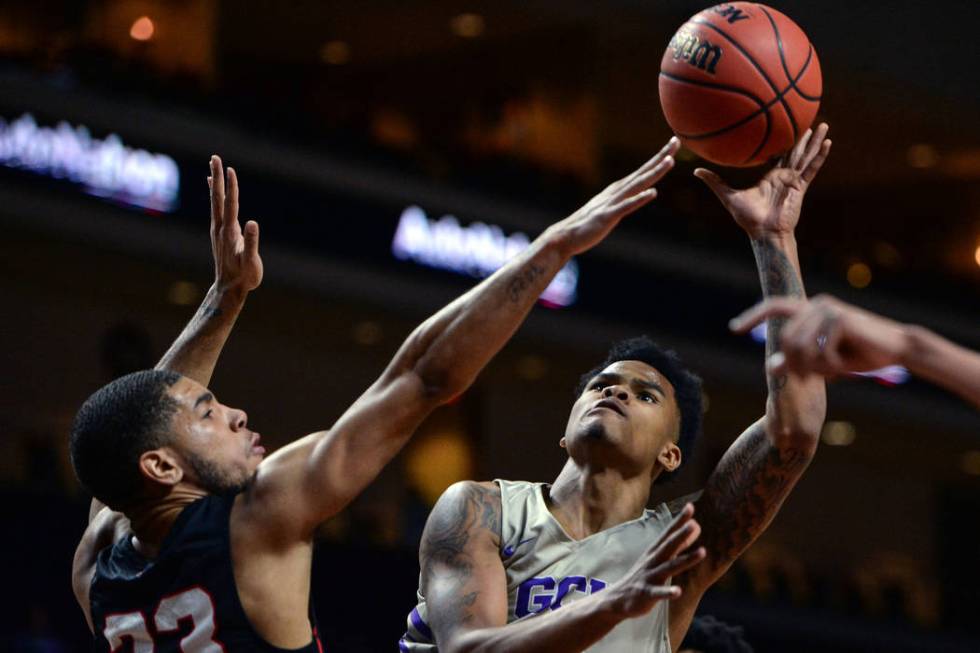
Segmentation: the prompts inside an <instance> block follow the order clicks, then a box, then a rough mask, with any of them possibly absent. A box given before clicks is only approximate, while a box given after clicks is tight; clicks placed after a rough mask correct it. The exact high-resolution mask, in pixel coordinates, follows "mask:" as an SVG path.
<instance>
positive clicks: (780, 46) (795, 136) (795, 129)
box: [756, 5, 813, 141]
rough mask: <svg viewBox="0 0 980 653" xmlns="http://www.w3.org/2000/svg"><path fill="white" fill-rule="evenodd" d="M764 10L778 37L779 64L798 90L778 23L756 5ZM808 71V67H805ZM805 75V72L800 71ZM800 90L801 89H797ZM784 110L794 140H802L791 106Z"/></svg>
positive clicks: (785, 105) (786, 106) (811, 47)
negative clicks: (791, 128) (787, 63)
mask: <svg viewBox="0 0 980 653" xmlns="http://www.w3.org/2000/svg"><path fill="white" fill-rule="evenodd" d="M756 6H757V7H759V9H761V10H762V13H764V14H765V15H766V18H768V19H769V24H770V25H772V33H773V34H774V35H775V37H776V48H777V49H778V50H779V63H781V64H782V65H783V72H784V73H786V79H787V80H789V85H790V87H791V88H796V82H794V81H793V74H792V73H790V72H789V66H787V65H786V52H785V51H784V50H783V37H782V36H780V35H779V28H778V27H776V21H775V20H774V19H773V17H772V14H770V13H769V12H768V11H766V8H765V7H763V6H762V5H756ZM810 50H811V51H812V50H813V46H810ZM807 63H809V56H808V57H807ZM803 69H804V70H806V65H804V66H803ZM800 74H801V75H802V74H803V71H802V70H801V71H800ZM797 90H799V89H797ZM783 108H784V109H786V116H787V117H788V118H789V122H790V124H791V125H793V140H794V141H796V140H798V139H799V138H800V126H799V125H797V124H796V116H794V115H793V110H792V109H791V108H790V107H789V105H787V104H784V105H783Z"/></svg>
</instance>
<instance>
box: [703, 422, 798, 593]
mask: <svg viewBox="0 0 980 653" xmlns="http://www.w3.org/2000/svg"><path fill="white" fill-rule="evenodd" d="M766 424H767V418H762V419H760V420H758V421H757V422H755V423H754V424H753V425H752V426H750V427H749V428H748V429H746V430H745V432H743V433H742V434H741V435H740V436H739V437H738V438H737V439H736V440H735V442H734V443H732V446H731V447H729V449H728V451H726V452H725V455H724V456H722V458H721V460H720V461H719V462H718V465H717V467H716V468H715V470H714V471H713V472H712V473H711V475H710V476H709V477H708V481H707V483H706V484H705V488H704V492H703V494H702V495H701V498H700V499H699V500H698V502H697V504H696V508H697V513H696V518H697V520H698V522H699V523H700V524H701V533H702V534H701V543H702V545H703V546H704V547H705V550H706V552H707V558H706V559H705V562H704V563H703V564H702V565H701V566H700V567H699V568H698V569H696V570H694V571H693V572H691V573H692V574H695V575H696V576H693V577H692V579H694V578H696V579H697V580H700V581H702V583H701V584H702V587H701V588H700V589H701V591H703V590H704V589H706V588H707V585H710V584H711V583H713V582H714V581H715V580H717V579H718V578H719V577H721V575H722V574H724V573H725V571H727V569H728V568H729V567H730V566H731V564H732V563H733V562H734V561H735V559H736V558H738V556H739V555H741V554H742V552H743V551H745V549H747V548H748V547H749V545H750V544H751V543H752V542H754V541H755V540H756V538H758V536H759V535H760V534H762V532H763V531H765V529H766V528H767V527H768V526H769V524H770V522H772V519H773V517H775V516H776V513H777V512H778V511H779V508H780V507H781V506H782V504H783V501H784V500H785V499H786V497H787V496H788V495H789V493H790V491H791V490H792V489H793V486H794V485H796V482H797V480H799V478H800V476H801V475H802V474H803V471H804V470H805V469H806V467H807V465H808V464H809V463H810V460H811V458H812V456H813V451H812V449H809V448H807V447H803V446H800V447H795V446H784V447H777V446H776V445H775V444H774V443H773V442H774V440H773V438H772V437H771V436H770V434H768V433H767V432H766V428H767V426H766Z"/></svg>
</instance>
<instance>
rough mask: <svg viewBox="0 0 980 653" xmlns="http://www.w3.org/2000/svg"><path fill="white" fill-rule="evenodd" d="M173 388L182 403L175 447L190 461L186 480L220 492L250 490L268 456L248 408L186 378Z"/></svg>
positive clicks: (179, 453)
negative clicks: (220, 398) (225, 401)
mask: <svg viewBox="0 0 980 653" xmlns="http://www.w3.org/2000/svg"><path fill="white" fill-rule="evenodd" d="M169 392H170V395H171V396H172V397H173V398H174V399H175V400H176V401H177V404H178V406H179V408H178V411H177V415H176V416H175V417H174V426H175V428H176V440H175V442H174V447H173V448H174V450H175V451H176V453H177V454H178V455H179V456H180V459H181V462H182V463H184V465H182V467H183V470H184V476H185V479H186V480H187V481H188V482H190V483H193V484H194V485H197V486H199V487H201V488H202V489H204V490H207V491H208V492H211V493H216V494H217V493H223V492H233V491H237V490H240V489H242V488H244V486H245V485H246V484H247V483H248V481H249V480H250V479H251V478H252V476H253V475H254V474H255V470H256V468H258V466H259V463H260V462H262V458H263V457H264V456H265V448H264V447H262V446H261V444H260V443H259V441H260V437H259V434H258V433H256V432H255V431H252V430H250V429H249V428H248V426H247V424H248V415H246V414H245V411H243V410H239V409H237V408H230V407H228V406H225V405H224V404H222V403H221V402H219V401H218V400H217V399H216V398H215V396H214V395H213V394H212V393H211V392H210V391H209V390H208V389H207V388H205V387H204V386H202V385H201V384H200V383H197V382H196V381H192V380H191V379H188V378H186V377H184V378H182V379H181V380H180V381H178V382H177V383H175V384H174V385H173V386H172V387H171V388H170V391H169Z"/></svg>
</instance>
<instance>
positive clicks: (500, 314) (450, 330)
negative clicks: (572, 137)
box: [251, 139, 677, 537]
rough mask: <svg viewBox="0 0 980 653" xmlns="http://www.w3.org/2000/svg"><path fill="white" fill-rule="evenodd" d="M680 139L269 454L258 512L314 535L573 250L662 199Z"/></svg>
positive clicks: (283, 527) (460, 383)
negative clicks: (314, 425)
mask: <svg viewBox="0 0 980 653" xmlns="http://www.w3.org/2000/svg"><path fill="white" fill-rule="evenodd" d="M676 150H677V142H676V140H673V139H672V140H671V142H670V143H669V144H668V145H667V146H666V147H664V149H663V150H661V151H660V152H659V153H658V154H657V155H656V156H654V157H653V158H652V159H651V160H650V161H648V162H647V163H646V164H644V165H643V166H642V167H640V168H639V169H638V170H637V171H635V172H634V173H633V174H631V175H629V176H628V177H626V178H624V179H622V180H620V181H619V182H616V183H614V184H612V185H611V186H609V187H608V188H606V189H605V190H604V191H603V192H602V193H600V194H599V195H598V196H596V197H595V198H593V199H592V200H591V201H590V202H589V203H588V204H586V205H585V206H584V207H582V208H581V209H579V210H578V211H576V212H575V213H574V214H572V215H571V216H569V217H568V218H566V219H564V220H562V221H561V222H558V223H556V224H554V225H552V226H551V227H549V228H548V229H547V230H545V232H544V233H543V234H542V235H541V236H540V237H539V238H537V239H536V240H535V241H534V242H532V243H531V245H530V246H529V247H528V248H527V249H526V250H524V251H523V252H521V253H520V254H519V255H517V256H516V257H514V258H513V259H512V260H511V261H510V262H508V263H507V264H506V265H505V266H503V267H502V268H501V269H500V270H498V271H497V272H496V273H494V274H493V275H492V276H490V277H489V278H487V279H485V280H484V281H483V282H481V283H480V284H478V285H477V286H476V287H474V288H473V289H472V290H470V291H469V292H467V293H466V294H464V295H463V296H462V297H460V298H458V299H456V300H455V301H453V302H452V303H450V304H449V305H448V306H446V307H445V308H443V309H442V310H440V311H439V312H438V313H436V314H435V315H433V316H432V317H430V318H429V319H428V320H426V321H425V322H423V323H422V325H421V326H419V327H418V328H416V329H415V331H413V332H412V333H411V335H409V337H408V339H407V340H406V341H405V343H404V344H403V345H402V346H401V348H400V349H399V350H398V352H397V353H396V354H395V357H394V359H393V360H392V361H391V363H390V364H389V365H388V367H387V369H385V370H384V372H383V373H382V374H381V377H380V378H379V379H378V380H377V381H376V382H375V383H374V384H372V385H371V387H369V388H368V389H367V391H366V392H365V393H364V394H363V395H361V397H360V398H359V399H357V401H356V402H355V403H354V404H353V405H352V406H351V407H350V408H349V409H348V410H347V411H346V412H345V413H344V414H343V415H342V416H341V417H340V419H339V420H337V422H336V423H335V424H334V425H333V427H332V428H331V429H330V430H329V431H323V432H320V433H314V434H312V435H310V436H307V437H306V438H303V439H302V440H299V441H297V442H295V443H293V444H292V445H290V446H288V447H286V448H285V449H283V450H281V451H279V452H277V453H276V454H275V455H274V456H271V457H270V458H269V459H268V460H266V461H265V462H264V463H263V464H262V465H261V466H260V467H259V472H258V475H257V477H256V483H255V487H254V491H253V492H252V493H251V494H252V497H251V498H252V499H254V500H255V502H256V505H257V506H266V507H269V506H274V507H275V509H274V510H271V511H258V512H257V513H256V516H257V517H259V518H260V519H263V520H266V521H269V520H271V522H270V523H272V524H273V525H272V528H273V529H274V532H276V533H280V534H281V533H284V532H288V533H292V534H294V535H296V536H298V537H300V536H308V535H309V534H310V533H311V532H312V529H314V528H315V527H316V526H317V525H318V524H320V523H321V522H322V521H324V520H325V519H327V518H328V517H330V516H331V515H333V514H335V513H336V512H338V511H339V510H340V509H341V508H343V507H344V506H345V505H347V503H348V502H350V500H351V499H353V498H354V497H355V496H356V495H357V494H359V493H360V492H361V491H362V490H363V489H364V487H365V486H366V485H367V484H368V483H370V482H371V481H372V480H373V479H374V478H375V476H377V474H378V472H379V471H380V470H381V468H382V467H383V466H384V465H385V464H387V462H388V461H389V460H391V458H392V457H393V456H394V455H395V454H396V453H397V452H398V451H399V450H400V449H401V448H402V446H404V444H405V443H406V442H407V441H408V439H409V437H410V436H411V434H412V433H413V432H414V431H415V429H416V428H417V427H418V425H419V424H420V423H421V421H422V420H423V419H424V418H425V417H426V416H427V415H429V413H431V412H432V410H433V409H435V408H436V407H437V406H439V405H440V404H443V403H445V402H447V401H449V400H450V399H452V398H454V397H456V396H457V395H459V394H460V393H462V392H463V391H465V390H466V389H467V388H468V387H469V386H470V384H471V383H472V382H473V380H474V379H475V378H476V376H477V374H478V373H479V372H480V370H481V369H483V367H484V366H485V365H486V364H487V362H488V361H489V360H490V358H491V357H493V355H494V354H496V353H497V351H499V350H500V348H501V347H502V346H503V345H504V343H506V342H507V340H508V339H509V338H510V337H511V335H513V333H514V331H516V330H517V327H518V326H519V325H520V324H521V322H522V321H523V320H524V318H525V317H526V316H527V314H528V312H529V311H530V310H531V308H532V307H533V306H534V304H535V302H536V301H537V299H538V296H539V295H540V294H541V293H542V292H543V291H544V289H545V288H546V287H547V286H548V284H549V283H550V282H551V279H552V278H553V277H554V276H555V274H557V273H558V271H559V270H560V269H561V268H562V266H564V265H565V263H566V262H567V261H568V260H569V258H570V257H572V256H573V255H575V254H578V253H581V252H584V251H586V250H588V249H590V248H591V247H593V246H594V245H596V244H597V243H599V242H600V241H601V240H602V239H603V238H605V237H606V235H607V234H609V232H610V231H611V230H612V229H613V228H614V227H615V226H616V225H617V224H618V223H619V221H620V220H622V219H623V218H624V217H625V216H626V215H628V214H630V213H632V212H633V211H635V210H637V209H638V208H640V207H641V206H643V205H645V204H647V203H648V202H649V201H651V200H652V199H653V198H654V197H655V196H656V191H655V190H654V189H653V188H652V187H651V186H652V185H653V184H654V183H655V182H656V181H657V180H659V179H660V178H661V177H662V176H663V175H664V174H665V173H666V172H667V171H668V170H669V169H670V168H671V167H672V166H673V158H672V156H673V154H674V152H675V151H676Z"/></svg>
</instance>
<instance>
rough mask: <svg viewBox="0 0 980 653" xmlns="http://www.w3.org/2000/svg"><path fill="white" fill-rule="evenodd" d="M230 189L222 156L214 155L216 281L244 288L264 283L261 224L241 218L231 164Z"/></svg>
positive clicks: (210, 182) (211, 179) (210, 180)
mask: <svg viewBox="0 0 980 653" xmlns="http://www.w3.org/2000/svg"><path fill="white" fill-rule="evenodd" d="M227 177H228V179H227V191H226V188H225V171H224V168H223V166H222V164H221V158H220V157H219V156H217V155H214V156H212V157H211V176H209V177H208V186H209V187H210V189H211V251H212V253H213V254H214V275H215V283H216V285H217V286H218V287H219V288H223V289H237V290H241V291H244V292H248V291H250V290H254V289H255V288H258V286H259V284H260V283H262V272H263V269H262V258H261V257H260V256H259V224H258V223H257V222H256V221H255V220H249V221H248V222H246V223H245V229H244V230H243V229H242V226H241V225H240V224H239V222H238V176H237V175H236V174H235V170H234V168H228V175H227Z"/></svg>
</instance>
